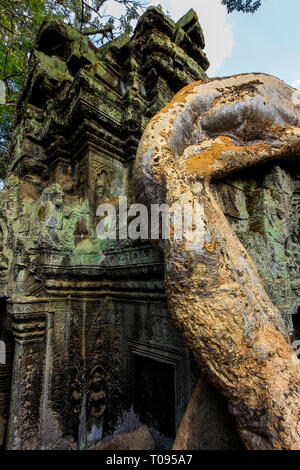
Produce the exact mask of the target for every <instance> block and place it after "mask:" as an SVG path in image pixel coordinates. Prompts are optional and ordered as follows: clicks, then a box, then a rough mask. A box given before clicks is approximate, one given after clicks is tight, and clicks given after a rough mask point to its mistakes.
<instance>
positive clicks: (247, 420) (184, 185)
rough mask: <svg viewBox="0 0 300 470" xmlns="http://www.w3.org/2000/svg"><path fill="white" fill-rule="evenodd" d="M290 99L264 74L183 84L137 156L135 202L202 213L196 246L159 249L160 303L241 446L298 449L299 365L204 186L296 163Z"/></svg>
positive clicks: (298, 110) (299, 141) (297, 131)
mask: <svg viewBox="0 0 300 470" xmlns="http://www.w3.org/2000/svg"><path fill="white" fill-rule="evenodd" d="M294 93H295V90H293V89H292V88H290V87H288V86H287V85H285V84H284V83H283V82H281V81H279V80H278V79H276V78H274V77H271V76H267V75H262V74H257V75H254V74H249V75H241V76H234V77H230V78H224V79H212V80H207V81H203V82H196V83H194V84H192V85H189V86H188V87H186V88H184V89H183V90H181V91H180V92H179V93H178V94H177V95H176V96H175V97H174V99H173V100H172V101H171V103H170V104H169V105H168V106H167V107H165V108H164V109H163V110H162V111H160V113H158V114H157V115H156V116H155V117H154V118H153V119H152V120H151V121H150V123H149V125H148V126H147V128H146V130H145V133H144V135H143V138H142V140H141V142H140V146H139V150H138V154H137V161H136V171H135V175H136V182H137V190H138V195H139V199H140V201H141V202H144V203H146V204H148V205H149V204H152V203H156V204H157V203H160V204H162V203H167V204H168V205H170V206H171V205H172V204H173V203H174V202H178V203H179V204H186V203H195V201H198V202H200V203H201V204H202V205H203V206H204V210H205V216H204V219H205V227H204V232H205V234H204V236H205V238H204V242H203V244H202V245H201V246H200V247H198V248H197V249H191V248H190V247H189V246H188V244H187V240H185V239H184V240H183V241H182V242H178V241H175V240H173V239H171V240H168V241H167V240H166V241H161V242H160V246H161V247H162V249H163V252H164V260H165V285H166V293H167V298H168V304H169V308H170V311H171V314H172V317H173V321H174V323H175V325H176V326H177V327H178V328H179V329H180V330H181V331H182V333H183V335H184V337H185V339H186V341H187V343H188V345H189V347H190V349H191V350H192V351H193V353H194V356H195V358H196V360H197V361H198V362H199V363H200V364H201V365H202V366H203V367H204V368H205V370H206V372H207V375H208V376H209V378H210V380H211V382H212V383H213V384H214V385H215V386H216V387H217V388H218V389H219V390H220V391H221V393H222V394H223V395H224V396H225V397H226V398H227V400H228V403H229V409H230V411H231V413H233V414H234V415H235V417H236V422H237V427H238V430H239V433H240V436H241V438H242V439H243V441H244V443H245V445H246V446H247V448H249V449H300V419H299V405H300V400H299V399H300V361H299V360H298V359H297V358H296V356H295V354H294V351H293V350H292V348H291V346H290V345H289V340H288V338H287V336H286V331H285V327H284V324H283V320H282V317H281V315H280V312H279V311H278V310H277V308H276V307H275V306H274V305H273V304H272V302H271V301H270V299H269V297H268V296H267V294H266V292H265V290H264V287H263V284H262V281H261V279H260V277H259V275H258V272H257V269H256V267H255V265H254V263H253V261H252V259H251V258H250V256H249V255H248V253H247V251H246V250H245V248H244V247H243V245H242V244H241V243H240V241H239V239H238V237H237V236H236V235H235V233H234V232H233V230H232V228H231V227H230V225H229V223H228V222H227V220H226V217H225V216H224V214H223V212H222V210H221V208H220V207H219V205H218V203H217V202H216V200H215V198H214V197H213V195H212V192H211V190H210V180H211V179H212V178H220V177H224V176H227V175H229V174H231V173H232V172H234V171H237V170H241V169H245V168H247V167H249V166H253V165H257V164H261V163H264V162H271V161H277V160H282V159H285V160H289V161H291V160H294V161H297V159H298V161H299V155H300V127H299V126H300V107H299V105H298V104H297V100H293V94H294ZM293 101H294V102H293ZM298 103H299V101H298ZM258 171H259V170H258ZM171 233H172V224H171Z"/></svg>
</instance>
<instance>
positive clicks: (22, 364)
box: [7, 298, 48, 450]
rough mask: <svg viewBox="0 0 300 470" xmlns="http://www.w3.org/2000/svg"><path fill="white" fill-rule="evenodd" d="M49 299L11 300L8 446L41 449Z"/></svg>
mask: <svg viewBox="0 0 300 470" xmlns="http://www.w3.org/2000/svg"><path fill="white" fill-rule="evenodd" d="M47 307H48V299H46V298H45V299H33V298H30V299H29V298H23V299H20V298H18V300H15V301H14V300H10V301H8V313H9V315H10V316H11V319H12V322H13V335H14V339H15V357H14V366H13V375H12V389H11V401H10V414H9V423H8V433H7V434H8V435H7V449H12V450H26V449H30V450H34V449H39V448H40V423H39V422H40V410H41V405H42V403H41V401H42V400H41V397H42V393H43V388H44V369H45V356H46V354H45V353H46V340H45V330H46V311H47Z"/></svg>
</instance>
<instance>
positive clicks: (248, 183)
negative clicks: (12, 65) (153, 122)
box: [0, 8, 300, 449]
mask: <svg viewBox="0 0 300 470" xmlns="http://www.w3.org/2000/svg"><path fill="white" fill-rule="evenodd" d="M204 47H205V42H204V37H203V33H202V30H201V27H200V25H199V22H198V18H197V15H196V14H195V13H194V12H193V11H190V12H188V13H187V14H186V15H185V16H184V17H183V18H182V19H181V20H179V21H178V22H177V23H174V22H173V21H172V20H171V19H169V18H168V17H166V16H165V15H164V14H163V13H162V12H161V11H160V10H159V9H157V8H150V9H149V10H147V12H146V13H145V14H144V15H143V16H142V17H141V19H140V20H139V22H138V24H137V27H136V29H135V31H134V34H133V35H132V37H129V36H128V35H124V36H121V37H119V38H117V39H115V40H112V41H111V42H109V43H108V44H106V45H104V46H102V47H100V48H98V49H97V48H96V47H95V46H93V45H92V44H91V43H89V41H88V40H87V38H86V37H84V36H82V35H81V34H80V33H79V32H77V31H76V30H75V29H73V28H72V27H71V26H68V25H65V24H62V23H60V22H58V21H53V20H51V21H48V22H46V23H44V24H43V25H42V27H41V29H40V31H39V34H38V37H37V43H36V48H35V50H34V51H33V53H32V55H31V58H30V67H29V73H28V77H27V80H26V83H25V85H24V89H23V92H22V95H21V97H20V100H19V104H18V108H17V119H16V125H15V129H14V132H13V136H12V140H11V142H12V143H11V149H10V160H9V171H8V176H7V178H6V181H5V188H4V190H2V191H1V193H0V198H1V199H0V200H1V205H0V341H1V343H0V346H1V349H0V359H1V358H2V359H1V361H0V446H2V447H5V448H7V449H87V448H89V447H91V446H93V444H95V443H99V442H102V441H103V442H105V441H106V440H108V439H109V438H112V437H113V436H116V435H118V434H126V433H129V432H133V431H136V430H137V429H138V428H140V426H141V425H147V426H148V429H149V430H150V432H151V435H152V438H153V439H154V443H155V446H156V448H158V449H170V448H172V445H173V443H174V440H175V437H176V433H177V430H178V428H179V425H180V422H181V419H182V417H183V415H184V412H185V410H186V407H187V405H188V403H189V400H190V398H191V395H192V392H193V390H194V388H195V384H196V383H197V381H198V379H199V377H200V378H201V376H202V371H201V368H200V367H198V366H197V364H196V362H195V360H194V358H193V355H192V353H191V351H190V350H189V348H188V346H187V345H186V343H185V341H184V338H183V336H182V335H181V333H180V332H179V331H178V330H177V329H176V328H175V326H174V325H173V323H172V319H171V316H170V313H169V311H168V307H167V301H166V294H165V286H164V266H163V256H162V253H161V252H160V251H159V250H158V249H156V248H155V247H153V246H152V245H150V243H149V242H148V241H147V240H141V239H138V240H127V239H124V240H122V239H121V240H120V239H116V240H101V239H99V238H98V237H97V234H96V226H97V223H98V218H97V214H96V210H97V207H98V206H99V204H100V203H103V202H110V203H111V204H113V205H115V206H116V207H117V206H118V197H120V196H127V198H128V204H130V203H132V202H135V201H136V199H137V196H138V195H137V194H136V192H135V189H134V186H133V184H132V179H133V165H134V161H135V157H136V151H137V147H138V145H139V141H140V138H141V136H142V133H143V131H144V129H145V127H146V125H147V123H148V122H149V119H150V118H151V117H152V116H154V115H155V114H156V113H157V112H158V111H159V110H161V109H162V108H163V107H164V106H165V105H167V104H168V103H169V101H170V100H171V99H172V97H173V96H174V95H175V93H177V92H178V91H179V90H180V89H181V88H182V87H184V86H186V85H188V84H190V83H191V82H194V81H197V80H205V79H206V73H205V72H206V70H207V69H208V67H209V62H208V60H207V58H206V55H205V53H204V52H203V49H204ZM213 191H214V194H215V195H216V198H217V199H218V201H219V204H220V206H221V207H222V209H223V212H224V213H225V215H226V217H227V219H228V220H229V222H230V224H231V225H232V227H233V229H234V230H235V231H236V233H237V234H238V236H239V238H240V240H241V241H242V243H243V244H244V246H245V247H246V249H247V250H248V251H249V253H250V254H251V256H252V257H253V259H254V261H255V263H256V265H257V268H258V271H259V274H260V276H261V278H262V280H263V282H264V285H265V288H266V290H267V292H268V294H269V296H270V298H271V299H272V301H273V302H274V303H275V305H276V306H277V307H278V308H279V309H280V310H281V312H282V314H283V315H284V318H285V321H286V325H287V327H288V330H289V333H290V336H291V338H296V334H297V329H298V331H299V314H298V313H297V312H298V310H297V309H298V304H297V299H299V288H300V283H299V258H297V250H298V251H299V226H298V219H297V208H299V198H300V182H299V178H298V177H297V176H296V175H295V174H294V173H293V172H292V171H291V169H290V168H289V166H288V165H280V164H276V163H274V164H270V165H267V166H265V167H263V168H262V169H261V171H260V172H259V174H257V172H256V171H255V170H253V171H252V172H249V171H247V172H244V173H243V172H241V173H238V174H235V175H232V176H230V177H228V178H226V179H221V180H220V181H218V182H215V183H214V184H213ZM3 357H4V359H3ZM201 393H202V395H201V400H202V402H201V403H202V405H201V409H200V410H198V412H199V415H200V416H199V417H198V418H199V422H200V423H202V425H203V432H202V433H200V436H199V437H198V441H197V448H199V449H213V448H214V449H236V448H239V447H240V446H241V445H242V444H241V443H240V441H239V438H238V437H237V434H236V431H235V428H234V420H233V417H232V416H231V415H230V414H229V412H228V410H227V406H226V403H225V402H224V401H223V398H222V397H221V395H219V393H218V392H217V391H216V390H214V389H213V388H211V386H208V385H207V384H205V386H204V385H203V390H202V392H201Z"/></svg>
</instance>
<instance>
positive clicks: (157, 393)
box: [132, 354, 176, 448]
mask: <svg viewBox="0 0 300 470" xmlns="http://www.w3.org/2000/svg"><path fill="white" fill-rule="evenodd" d="M132 396H133V407H134V411H135V413H136V414H137V415H138V417H139V419H140V421H141V423H142V424H146V425H147V426H148V427H149V429H150V431H151V432H152V435H153V438H154V440H155V442H156V445H157V446H158V447H159V448H170V446H171V445H172V442H173V440H174V438H175V433H176V425H175V390H174V367H173V366H172V365H169V364H165V363H163V362H159V361H155V360H152V359H149V358H146V357H143V356H139V355H136V354H134V355H133V394H132ZM162 446H163V447H162Z"/></svg>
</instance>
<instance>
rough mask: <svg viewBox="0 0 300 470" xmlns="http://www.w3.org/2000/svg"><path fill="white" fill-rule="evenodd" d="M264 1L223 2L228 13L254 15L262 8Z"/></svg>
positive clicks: (226, 0)
mask: <svg viewBox="0 0 300 470" xmlns="http://www.w3.org/2000/svg"><path fill="white" fill-rule="evenodd" d="M261 2H262V0H222V3H223V5H226V7H227V11H228V13H232V12H233V11H242V12H243V13H254V12H255V11H256V10H258V8H259V7H260V6H261Z"/></svg>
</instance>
